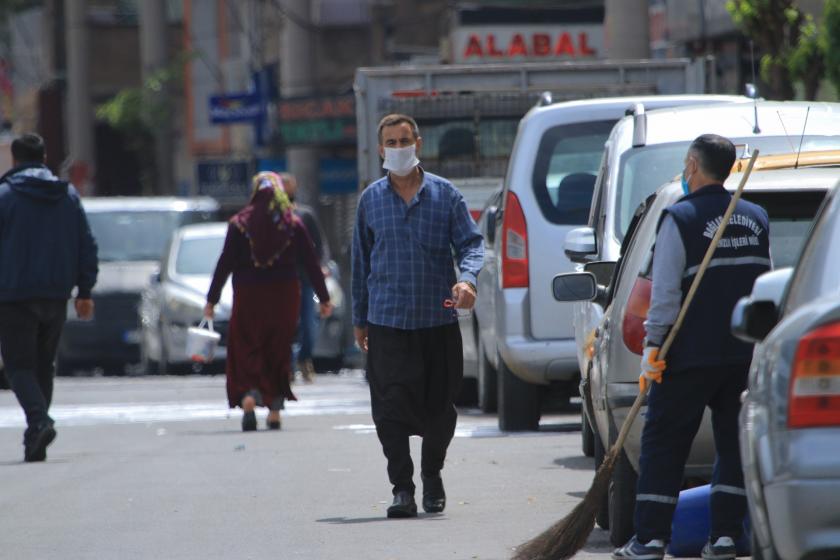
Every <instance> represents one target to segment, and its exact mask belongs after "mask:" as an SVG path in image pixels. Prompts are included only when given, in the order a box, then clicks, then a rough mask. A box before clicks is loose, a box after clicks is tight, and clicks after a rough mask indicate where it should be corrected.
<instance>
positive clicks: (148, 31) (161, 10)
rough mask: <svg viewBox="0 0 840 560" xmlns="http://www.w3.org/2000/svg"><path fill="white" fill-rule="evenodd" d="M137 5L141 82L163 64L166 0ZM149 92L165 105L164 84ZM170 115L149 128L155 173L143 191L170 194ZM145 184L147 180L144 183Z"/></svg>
mask: <svg viewBox="0 0 840 560" xmlns="http://www.w3.org/2000/svg"><path fill="white" fill-rule="evenodd" d="M138 4H139V8H140V60H141V63H142V67H143V68H142V79H143V83H144V84H145V83H146V82H147V81H148V80H149V78H151V77H152V76H154V74H155V73H156V72H159V71H160V70H162V69H163V68H165V67H166V54H167V46H168V33H167V25H166V0H143V1H142V2H139V3H138ZM153 95H155V97H157V99H156V101H157V100H163V101H164V104H165V106H167V107H168V104H169V95H170V92H169V91H167V87H166V84H164V86H163V89H162V90H161V91H158V92H155V93H154V94H153ZM170 123H171V120H170V118H164V119H160V122H159V123H156V128H155V130H153V131H152V133H153V136H154V142H155V149H154V155H155V174H154V180H153V181H151V184H144V185H143V189H144V191H146V194H173V193H174V192H175V188H174V175H175V173H174V167H173V161H172V152H173V142H172V126H171V124H170ZM146 183H148V182H146Z"/></svg>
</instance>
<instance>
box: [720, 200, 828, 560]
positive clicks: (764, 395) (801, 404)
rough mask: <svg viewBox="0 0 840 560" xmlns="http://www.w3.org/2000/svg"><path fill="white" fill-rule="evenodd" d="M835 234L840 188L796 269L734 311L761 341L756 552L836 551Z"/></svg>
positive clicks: (747, 468) (754, 394)
mask: <svg viewBox="0 0 840 560" xmlns="http://www.w3.org/2000/svg"><path fill="white" fill-rule="evenodd" d="M838 239H840V194H838V191H837V188H835V189H834V190H833V191H832V192H831V194H830V195H829V197H828V199H827V200H826V204H825V205H824V206H823V208H822V210H821V212H820V215H819V216H818V217H817V219H816V222H815V226H814V229H813V230H812V232H811V234H810V236H809V238H808V241H807V243H806V244H805V248H804V250H803V251H802V256H801V258H800V259H799V260H798V263H797V264H796V269H795V270H794V269H791V268H787V269H783V270H778V271H774V272H771V273H768V274H765V275H763V276H761V277H759V278H758V280H756V282H755V286H754V287H753V291H752V294H751V296H749V297H748V298H743V299H742V300H741V302H739V304H738V305H737V306H736V308H735V312H734V313H733V317H732V324H733V333H734V334H735V335H736V336H740V337H741V338H743V339H744V340H747V341H749V342H760V344H758V345H756V349H755V354H754V358H753V364H752V369H751V371H750V377H749V385H748V388H747V391H745V393H744V397H743V403H744V405H743V408H742V409H741V456H742V457H743V467H744V482H745V487H746V490H747V502H748V504H749V510H750V518H751V521H752V535H753V547H752V549H753V558H759V559H767V560H771V559H778V558H780V559H782V560H794V559H799V558H838V557H840V521H839V520H838V504H840V453H838V452H837V442H838V440H840V282H838V278H840V243H838V242H837V240H838ZM771 329H772V330H771ZM768 332H769V334H768Z"/></svg>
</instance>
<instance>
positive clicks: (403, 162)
mask: <svg viewBox="0 0 840 560" xmlns="http://www.w3.org/2000/svg"><path fill="white" fill-rule="evenodd" d="M415 149H416V145H415V144H412V145H411V146H406V147H405V148H385V163H383V164H382V167H383V168H385V169H387V170H388V171H390V172H391V173H393V174H394V175H397V176H399V177H405V176H406V175H408V174H409V173H411V171H412V170H413V169H414V168H415V167H416V166H417V165H418V164H419V163H420V160H419V159H417V154H416V152H415Z"/></svg>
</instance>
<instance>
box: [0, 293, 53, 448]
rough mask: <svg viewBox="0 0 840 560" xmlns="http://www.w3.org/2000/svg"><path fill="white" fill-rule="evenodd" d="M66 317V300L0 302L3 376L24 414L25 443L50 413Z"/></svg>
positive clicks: (47, 419) (43, 423)
mask: <svg viewBox="0 0 840 560" xmlns="http://www.w3.org/2000/svg"><path fill="white" fill-rule="evenodd" d="M66 318H67V301H66V300H54V299H50V300H32V301H21V302H3V303H0V352H2V355H3V362H4V364H5V367H6V377H7V378H8V380H9V385H10V386H11V388H12V390H13V391H14V393H15V396H16V397H17V400H18V402H19V403H20V406H21V407H22V408H23V411H24V413H25V414H26V424H27V429H26V432H25V433H24V444H28V443H29V441H30V440H31V438H32V437H33V436H34V435H35V434H36V433H37V432H38V430H39V429H41V428H42V427H43V426H44V425H45V424H47V423H52V419H51V418H50V416H49V413H48V411H49V408H50V403H51V402H52V393H53V375H54V373H55V354H56V350H57V349H58V341H59V338H60V337H61V329H62V327H63V326H64V321H65V319H66Z"/></svg>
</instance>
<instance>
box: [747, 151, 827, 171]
mask: <svg viewBox="0 0 840 560" xmlns="http://www.w3.org/2000/svg"><path fill="white" fill-rule="evenodd" d="M748 162H749V160H748V159H739V160H736V161H735V164H734V165H733V166H732V172H733V173H740V172H742V171H745V170H746V168H747V163H748ZM815 165H840V150H823V151H817V152H800V153H798V154H797V153H787V154H774V155H768V156H759V157H758V158H756V160H755V165H754V166H753V170H759V169H796V168H797V167H803V166H809V167H810V166H815Z"/></svg>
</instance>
